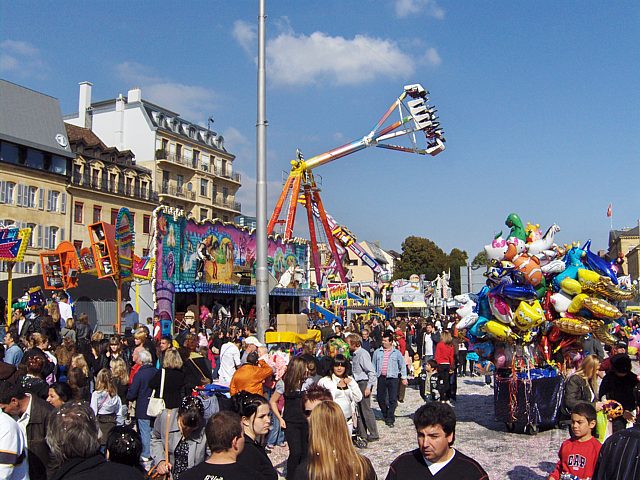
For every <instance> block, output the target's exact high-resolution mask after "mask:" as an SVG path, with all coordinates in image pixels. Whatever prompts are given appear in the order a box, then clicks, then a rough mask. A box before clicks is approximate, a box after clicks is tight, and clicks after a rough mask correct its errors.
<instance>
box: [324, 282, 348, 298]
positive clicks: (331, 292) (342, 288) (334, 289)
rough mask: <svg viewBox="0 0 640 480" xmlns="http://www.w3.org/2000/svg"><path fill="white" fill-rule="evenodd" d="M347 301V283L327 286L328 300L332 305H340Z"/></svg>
mask: <svg viewBox="0 0 640 480" xmlns="http://www.w3.org/2000/svg"><path fill="white" fill-rule="evenodd" d="M346 299H347V284H346V283H329V284H327V300H329V301H330V302H331V303H338V302H341V301H343V300H346Z"/></svg>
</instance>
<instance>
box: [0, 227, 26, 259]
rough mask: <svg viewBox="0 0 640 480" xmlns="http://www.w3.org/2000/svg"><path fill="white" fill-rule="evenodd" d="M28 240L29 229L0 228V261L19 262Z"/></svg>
mask: <svg viewBox="0 0 640 480" xmlns="http://www.w3.org/2000/svg"><path fill="white" fill-rule="evenodd" d="M30 238H31V229H30V228H18V227H4V228H0V261H3V262H21V261H22V259H23V258H24V252H25V251H26V250H27V247H28V246H29V239H30Z"/></svg>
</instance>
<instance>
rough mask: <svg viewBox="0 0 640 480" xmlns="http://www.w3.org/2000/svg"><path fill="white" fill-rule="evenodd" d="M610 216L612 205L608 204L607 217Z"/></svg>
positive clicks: (611, 214)
mask: <svg viewBox="0 0 640 480" xmlns="http://www.w3.org/2000/svg"><path fill="white" fill-rule="evenodd" d="M612 216H613V206H612V205H611V204H609V207H608V208H607V217H612Z"/></svg>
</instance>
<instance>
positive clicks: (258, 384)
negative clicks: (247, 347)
mask: <svg viewBox="0 0 640 480" xmlns="http://www.w3.org/2000/svg"><path fill="white" fill-rule="evenodd" d="M271 375H273V370H272V369H271V367H270V366H269V365H268V364H267V362H265V361H264V360H258V352H251V353H250V354H249V355H247V363H245V364H244V365H242V366H241V367H239V368H238V369H237V370H236V371H235V373H234V374H233V377H232V378H231V384H230V385H229V389H230V390H229V393H230V394H231V395H235V394H236V393H238V392H240V391H242V390H244V391H245V392H249V393H257V394H258V395H262V394H263V393H262V383H263V382H264V381H265V380H266V379H268V378H269V377H270V376H271Z"/></svg>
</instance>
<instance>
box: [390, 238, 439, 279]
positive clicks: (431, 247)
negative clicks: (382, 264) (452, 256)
mask: <svg viewBox="0 0 640 480" xmlns="http://www.w3.org/2000/svg"><path fill="white" fill-rule="evenodd" d="M448 265H449V261H448V255H447V254H446V253H445V252H444V251H443V250H442V249H441V248H440V247H438V245H436V244H435V243H434V242H433V241H431V240H429V239H428V238H422V237H416V236H411V237H407V238H405V240H404V242H402V257H401V258H400V260H399V261H398V262H396V264H395V265H394V278H395V279H398V278H409V277H410V276H411V275H413V274H414V273H415V274H417V275H421V274H424V275H425V278H426V279H427V280H433V279H434V278H436V275H438V274H439V273H441V272H442V271H447V269H448Z"/></svg>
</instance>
